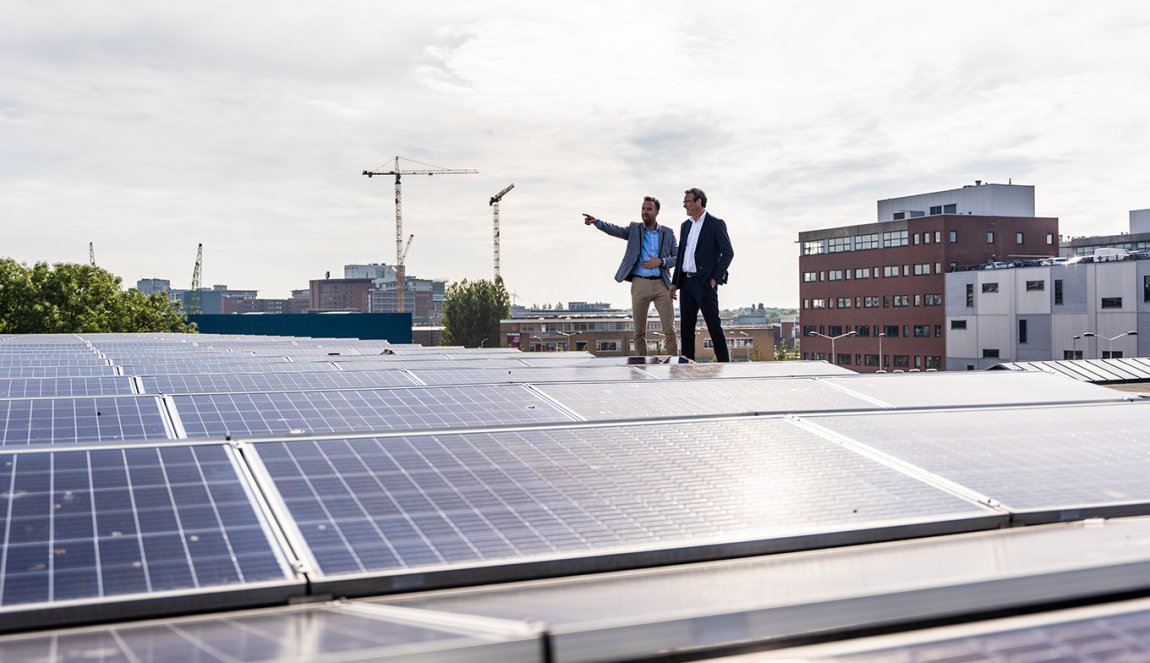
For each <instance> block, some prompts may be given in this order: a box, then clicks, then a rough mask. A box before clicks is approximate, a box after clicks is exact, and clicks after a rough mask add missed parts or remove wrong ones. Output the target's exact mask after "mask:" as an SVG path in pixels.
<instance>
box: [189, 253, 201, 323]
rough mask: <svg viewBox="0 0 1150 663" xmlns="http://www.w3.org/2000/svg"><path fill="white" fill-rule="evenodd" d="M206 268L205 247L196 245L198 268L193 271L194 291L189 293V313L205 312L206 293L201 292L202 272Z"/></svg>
mask: <svg viewBox="0 0 1150 663" xmlns="http://www.w3.org/2000/svg"><path fill="white" fill-rule="evenodd" d="M203 267H204V245H203V244H198V245H196V268H195V269H194V270H192V291H191V292H189V293H188V313H197V314H198V313H203V312H204V293H203V292H201V291H200V272H202V271H203Z"/></svg>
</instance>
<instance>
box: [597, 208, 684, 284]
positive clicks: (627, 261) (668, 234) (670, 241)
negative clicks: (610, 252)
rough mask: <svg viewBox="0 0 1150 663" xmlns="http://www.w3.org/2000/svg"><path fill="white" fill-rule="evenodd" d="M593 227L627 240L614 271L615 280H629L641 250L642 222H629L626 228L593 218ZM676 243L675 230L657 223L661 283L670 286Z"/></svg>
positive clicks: (676, 252) (676, 249) (676, 253)
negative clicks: (625, 248) (621, 259)
mask: <svg viewBox="0 0 1150 663" xmlns="http://www.w3.org/2000/svg"><path fill="white" fill-rule="evenodd" d="M595 221H596V223H595V227H596V228H598V229H599V230H602V231H603V232H605V233H607V234H608V235H611V236H612V237H618V238H620V239H625V240H627V250H626V251H624V252H623V261H622V262H620V263H619V269H618V271H616V272H615V280H616V281H630V280H631V272H633V271H635V263H636V262H638V261H639V253H640V252H642V250H643V224H642V223H640V222H635V223H631V224H630V225H628V226H627V227H626V228H623V227H622V226H617V225H615V224H613V223H607V222H606V221H604V220H603V219H596V220H595ZM678 253H679V251H678V245H677V244H675V231H674V230H671V229H670V228H669V227H668V226H664V225H663V224H659V256H658V257H660V258H662V259H663V264H662V265H660V266H659V273H660V274H662V276H663V284H664V285H666V286H667V287H668V288H670V287H671V269H672V268H673V267H674V266H675V261H676V257H677V256H678Z"/></svg>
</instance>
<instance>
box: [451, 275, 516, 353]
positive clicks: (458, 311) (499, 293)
mask: <svg viewBox="0 0 1150 663" xmlns="http://www.w3.org/2000/svg"><path fill="white" fill-rule="evenodd" d="M510 317H511V296H510V295H509V294H507V288H506V287H505V286H504V285H503V279H496V280H495V281H494V282H491V281H485V280H479V281H470V282H469V281H468V280H467V279H463V280H462V281H458V282H456V283H452V284H451V285H449V286H447V292H446V293H445V295H444V300H443V343H444V345H462V346H464V347H468V348H475V347H479V346H482V345H486V346H487V347H498V346H499V321H500V320H503V319H505V318H510Z"/></svg>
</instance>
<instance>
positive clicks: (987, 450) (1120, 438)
mask: <svg viewBox="0 0 1150 663" xmlns="http://www.w3.org/2000/svg"><path fill="white" fill-rule="evenodd" d="M1021 375H1026V374H1021ZM804 420H806V421H809V422H811V423H814V424H816V425H818V426H821V427H823V428H825V429H827V430H830V431H832V432H834V433H836V434H837V435H839V436H841V437H842V438H844V439H848V440H853V441H856V442H858V443H862V444H864V445H866V446H867V447H869V448H873V449H876V450H878V451H879V452H881V453H883V454H887V455H889V456H891V457H894V458H897V459H898V460H900V461H903V462H906V463H910V464H911V465H913V466H915V467H918V468H921V469H923V470H925V471H926V472H930V473H932V474H934V475H936V476H938V477H942V478H944V479H946V480H948V481H952V482H955V483H957V484H960V485H962V486H966V487H967V488H968V489H970V490H972V491H974V492H976V493H978V494H981V495H985V496H988V497H990V498H991V499H994V500H996V501H998V502H1000V503H1002V504H1003V505H1005V506H1006V508H1009V509H1011V510H1012V511H1035V512H1047V513H1048V514H1052V515H1051V516H1050V517H1056V516H1060V515H1061V514H1062V513H1063V512H1064V511H1070V512H1074V511H1076V510H1080V509H1085V508H1095V509H1102V508H1104V507H1116V506H1121V505H1131V504H1137V505H1142V506H1141V510H1142V511H1143V512H1145V511H1148V510H1150V482H1147V480H1146V477H1148V476H1150V451H1148V450H1150V427H1148V426H1147V425H1146V422H1147V421H1150V403H1145V402H1142V403H1120V404H1114V405H1088V406H1080V407H1064V408H1018V409H1002V410H979V411H977V412H971V411H941V412H912V413H911V412H908V413H884V414H881V415H871V416H861V417H860V416H851V415H844V416H835V417H818V416H811V417H806V418H804Z"/></svg>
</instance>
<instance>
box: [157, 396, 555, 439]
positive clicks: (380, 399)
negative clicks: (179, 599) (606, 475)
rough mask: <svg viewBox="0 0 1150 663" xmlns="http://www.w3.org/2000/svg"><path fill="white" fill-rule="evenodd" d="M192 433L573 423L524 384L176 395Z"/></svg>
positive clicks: (254, 433) (256, 433) (213, 434)
mask: <svg viewBox="0 0 1150 663" xmlns="http://www.w3.org/2000/svg"><path fill="white" fill-rule="evenodd" d="M172 400H173V401H174V402H175V404H176V410H177V411H178V412H179V415H180V420H181V421H182V422H183V427H184V430H185V431H186V432H187V435H188V437H191V438H195V437H223V436H225V435H230V436H233V437H235V436H268V435H284V434H289V433H332V432H345V433H346V432H361V431H362V432H368V431H390V430H418V429H440V428H469V427H476V426H492V425H499V424H527V423H545V422H568V421H571V417H570V416H569V415H567V414H566V413H564V412H562V411H561V410H559V409H558V408H556V407H554V406H552V405H551V404H550V403H548V402H546V401H544V400H543V399H541V398H539V397H538V396H536V395H534V394H532V393H531V392H530V391H529V390H527V389H526V388H524V387H520V386H517V385H507V386H501V387H495V386H469V387H417V388H412V389H384V390H374V391H325V392H308V391H300V392H269V393H255V394H194V395H188V396H172Z"/></svg>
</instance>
